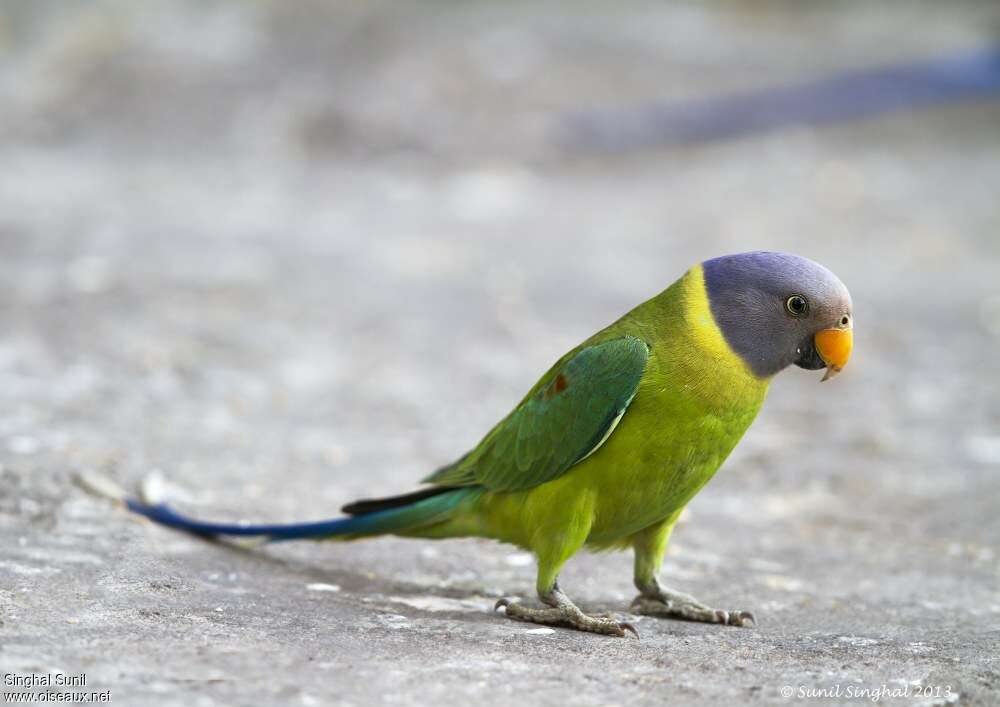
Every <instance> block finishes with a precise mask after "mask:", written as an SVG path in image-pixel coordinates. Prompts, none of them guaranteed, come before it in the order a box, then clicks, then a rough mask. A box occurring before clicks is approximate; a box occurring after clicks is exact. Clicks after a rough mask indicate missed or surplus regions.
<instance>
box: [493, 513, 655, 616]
mask: <svg viewBox="0 0 1000 707" xmlns="http://www.w3.org/2000/svg"><path fill="white" fill-rule="evenodd" d="M570 502H571V503H572V504H575V505H573V507H571V508H568V509H566V510H567V513H568V514H569V515H570V517H572V518H575V519H577V520H578V522H576V523H574V524H572V525H570V526H568V527H567V526H566V525H564V524H561V523H559V522H558V521H559V518H558V516H554V517H553V518H554V522H555V524H554V525H553V526H552V527H550V528H542V529H540V530H539V532H537V533H536V535H535V538H536V539H537V544H536V545H535V546H534V547H533V548H532V549H533V550H534V552H535V557H537V558H538V576H537V579H536V582H535V588H536V590H537V591H538V598H539V599H541V600H542V603H543V604H545V605H546V608H542V609H532V608H529V607H526V606H524V605H522V604H514V603H511V602H510V601H508V600H507V599H501V600H500V601H498V602H497V603H496V606H495V607H494V609H499V608H500V607H501V606H502V607H505V610H506V613H507V616H508V617H510V618H512V619H517V620H519V621H530V622H532V623H536V624H548V625H551V626H568V627H571V628H575V629H576V630H578V631H590V632H591V633H601V634H604V635H607V636H624V635H625V632H626V631H631V632H632V633H634V634H635V635H636V636H638V635H639V634H638V632H636V630H635V628H634V627H632V626H631V625H630V624H625V623H619V622H618V621H615V620H614V619H613V618H611V617H610V616H588V615H587V614H585V613H583V612H582V611H580V609H579V607H577V606H576V604H574V603H573V602H572V601H570V599H569V597H568V596H566V595H565V594H563V592H562V590H561V589H560V588H559V583H558V581H557V579H558V576H559V570H560V569H562V566H563V565H564V564H565V563H566V560H568V559H569V558H570V557H572V555H573V554H574V553H575V552H576V551H577V550H579V549H580V548H581V547H583V543H584V541H585V540H586V538H587V534H588V533H589V532H590V523H589V522H587V519H588V518H590V517H592V515H593V508H592V506H590V505H588V504H589V503H590V497H589V496H586V495H583V496H580V497H579V498H576V499H571V501H570Z"/></svg>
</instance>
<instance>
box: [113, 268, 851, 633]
mask: <svg viewBox="0 0 1000 707" xmlns="http://www.w3.org/2000/svg"><path fill="white" fill-rule="evenodd" d="M852 344H853V312H852V305H851V297H850V294H849V293H848V291H847V288H846V287H845V286H844V284H843V283H842V282H841V281H840V280H839V279H838V278H837V277H836V276H835V275H834V274H833V273H831V272H830V271H829V270H827V269H826V268H824V267H823V266H821V265H819V264H817V263H815V262H813V261H811V260H808V259H806V258H803V257H799V256H796V255H791V254H788V253H778V252H765V251H758V252H751V253H740V254H736V255H727V256H723V257H718V258H714V259H711V260H706V261H704V262H703V263H700V264H697V265H695V266H694V267H692V268H690V269H689V270H688V271H687V272H686V273H685V274H684V275H683V276H682V277H681V278H680V279H678V280H677V281H676V282H674V283H673V284H672V285H670V287H668V288H667V289H666V290H664V291H663V292H661V293H660V294H658V295H656V296H655V297H653V298H652V299H650V300H648V301H646V302H644V303H642V304H640V305H639V306H637V307H636V308H635V309H633V310H632V311H630V312H628V313H627V314H625V315H624V316H623V317H621V318H620V319H619V320H618V321H616V322H614V323H613V324H611V325H609V326H607V327H605V328H604V329H601V330H600V331H599V332H597V333H596V334H594V335H593V336H591V337H590V338H589V339H587V340H586V341H584V342H583V343H581V344H580V345H579V346H577V347H576V348H574V349H573V350H571V351H570V352H569V353H567V354H566V355H565V356H563V357H562V358H560V359H559V360H558V361H557V362H556V363H555V365H553V366H552V368H550V369H549V370H548V371H547V372H546V373H545V374H544V375H543V376H542V377H541V378H540V379H539V380H538V382H537V383H536V384H535V385H534V387H532V388H531V390H529V391H528V393H527V395H525V396H524V399H522V400H521V402H520V403H518V404H517V406H516V407H515V408H514V410H513V411H512V412H511V413H510V414H509V415H507V416H506V417H505V418H503V419H502V420H501V421H500V422H499V423H497V425H496V426H495V427H494V428H493V429H492V430H490V431H489V433H487V434H486V436H485V437H483V439H482V441H481V442H480V443H479V444H478V445H476V447H475V448H474V449H473V450H472V451H470V452H468V453H467V454H465V455H464V456H462V457H461V458H459V459H458V460H457V461H455V462H454V463H452V464H449V465H447V466H444V467H442V468H440V469H438V470H437V471H435V472H434V473H432V474H431V475H430V476H428V477H427V478H425V479H424V483H425V484H428V486H427V487H426V488H423V489H421V490H418V491H415V492H413V493H408V494H405V495H401V496H393V497H391V498H379V499H369V500H360V501H356V502H354V503H350V504H348V505H346V506H344V507H343V509H342V510H343V512H344V513H345V514H347V517H341V518H337V519H333V520H327V521H320V522H315V523H303V524H290V525H255V526H244V525H229V524H221V523H205V522H200V521H196V520H192V519H189V518H187V517H185V516H182V515H180V514H178V513H176V512H175V511H173V510H172V509H170V508H169V507H168V506H166V505H164V504H162V503H159V502H148V501H145V500H141V499H129V500H128V501H127V502H126V503H127V505H128V507H129V508H130V509H131V510H133V511H135V512H137V513H140V514H142V515H144V516H146V517H147V518H150V519H152V520H154V521H156V522H158V523H162V524H164V525H168V526H172V527H175V528H180V529H182V530H186V531H189V532H192V533H196V534H199V535H205V536H212V537H218V536H223V537H224V536H260V537H263V538H264V539H266V540H269V541H280V540H293V539H299V538H311V539H315V540H321V539H338V540H354V539H357V538H365V537H371V536H376V535H387V534H388V535H398V536H405V537H413V538H454V537H464V536H475V537H482V538H492V539H495V540H499V541H502V542H505V543H512V544H514V545H517V546H519V547H521V548H524V549H525V550H527V551H529V552H531V553H533V554H534V556H535V558H536V559H537V563H538V574H537V583H536V589H537V592H538V597H539V599H541V602H542V603H543V604H544V605H545V606H544V607H543V608H532V607H528V606H525V605H522V604H520V603H512V602H509V601H507V600H506V599H501V600H500V601H498V602H497V607H496V608H497V609H499V608H500V607H504V608H505V613H506V615H507V616H508V617H510V618H514V619H519V620H522V621H530V622H535V623H539V624H553V625H561V626H567V627H572V628H576V629H579V630H583V631H591V632H594V633H600V634H608V635H614V636H623V635H625V632H626V631H629V630H631V631H632V632H633V633H634V632H635V629H634V628H633V627H632V626H631V625H629V624H627V623H622V622H619V621H617V620H615V619H613V618H609V617H606V616H590V615H587V614H585V613H584V612H583V611H581V610H580V609H579V608H578V607H577V606H576V605H575V604H574V603H573V602H572V601H571V600H570V599H569V597H568V596H567V595H566V594H565V593H563V590H562V589H561V588H560V586H559V584H558V581H557V579H558V575H559V570H560V569H561V568H562V566H563V565H564V563H565V562H566V561H567V560H569V558H570V557H572V556H573V554H574V553H576V552H577V551H578V550H580V549H582V548H584V547H588V548H595V549H609V548H623V549H624V548H628V547H631V548H632V549H633V550H634V553H635V569H634V581H635V585H636V587H637V588H638V590H639V595H638V597H637V598H636V600H635V601H634V602H633V604H632V606H631V609H632V611H633V612H635V613H640V614H648V615H655V616H661V617H668V618H679V619H686V620H692V621H705V622H709V623H720V624H730V625H737V626H742V625H748V624H749V623H750V622H752V621H753V615H752V614H750V613H749V612H746V611H725V610H719V609H713V608H711V607H709V606H706V605H705V604H703V603H701V602H699V601H698V600H696V599H694V598H693V597H691V596H688V595H686V594H682V593H680V592H675V591H672V590H670V589H667V588H666V587H664V586H662V585H661V584H660V582H659V580H658V577H657V575H658V572H659V569H660V565H661V563H662V560H663V556H664V552H665V551H666V547H667V542H668V541H669V539H670V533H671V530H672V529H673V527H674V524H675V523H676V522H677V519H678V517H679V516H680V514H681V511H682V510H683V509H684V507H685V506H686V505H687V503H688V502H689V501H690V500H691V499H692V498H693V497H694V496H695V494H697V493H698V491H699V490H700V489H701V488H702V487H703V486H704V485H705V484H706V483H707V482H708V480H709V479H711V478H712V476H713V475H714V474H715V472H716V470H718V468H719V467H720V466H721V465H722V463H723V461H724V460H725V459H726V457H727V456H728V455H729V453H730V452H731V451H732V449H733V448H734V447H735V445H736V443H737V442H738V441H739V440H740V438H741V437H742V436H743V433H744V432H745V431H746V430H747V428H748V427H749V426H750V424H751V422H753V420H754V418H755V417H756V416H757V412H758V411H759V410H760V407H761V405H762V403H763V402H764V398H765V395H766V393H767V389H768V385H769V383H770V381H771V379H772V378H773V377H774V376H775V375H776V374H777V373H779V372H780V371H782V370H783V369H785V368H787V367H788V366H790V365H792V364H794V365H796V366H799V367H801V368H804V369H807V370H818V369H820V368H826V375H825V376H824V378H823V380H826V379H827V378H829V377H831V376H833V375H835V374H837V373H838V372H839V371H840V370H841V369H842V368H843V367H844V366H845V365H846V363H847V361H848V358H849V357H850V354H851V348H852Z"/></svg>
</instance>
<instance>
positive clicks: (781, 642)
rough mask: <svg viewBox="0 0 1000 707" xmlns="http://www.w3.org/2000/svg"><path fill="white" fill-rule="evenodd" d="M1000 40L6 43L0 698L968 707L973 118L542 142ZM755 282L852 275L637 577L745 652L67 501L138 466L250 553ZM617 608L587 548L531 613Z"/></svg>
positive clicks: (977, 323)
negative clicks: (841, 357)
mask: <svg viewBox="0 0 1000 707" xmlns="http://www.w3.org/2000/svg"><path fill="white" fill-rule="evenodd" d="M998 26H1000V6H998V5H997V4H996V3H982V4H972V3H958V2H951V3H905V4H904V3H894V4H881V3H880V4H875V3H870V4H860V3H823V4H819V3H815V4H808V6H805V5H803V4H802V3H794V2H787V3H775V2H759V3H752V4H749V5H747V4H744V3H723V4H717V5H716V4H712V5H701V4H697V3H694V4H682V5H672V6H665V5H662V4H659V3H640V4H635V5H629V6H627V7H624V6H621V5H619V4H614V5H613V4H611V3H607V4H605V3H597V2H585V3H579V4H565V5H554V4H548V3H547V4H544V5H536V4H534V3H526V2H525V3H521V2H517V3H493V4H486V3H471V4H470V3H459V4H454V3H443V2H432V3H412V2H402V3H372V4H364V3H346V2H334V3H321V2H315V1H308V2H294V3H286V2H266V1H264V0H258V1H256V2H235V1H231V2H222V1H217V2H208V3H205V2H184V1H182V0H176V1H170V2H168V1H166V0H163V1H159V2H148V3H131V2H126V1H125V0H122V1H120V2H110V1H106V2H92V3H70V2H54V1H49V2H37V1H36V2H31V1H28V0H24V1H15V2H11V3H5V4H4V5H3V6H2V8H0V106H2V110H0V165H2V168H0V672H2V673H3V674H4V675H5V676H17V675H27V674H30V673H40V674H48V673H55V672H59V671H61V672H64V673H68V674H79V673H85V675H86V680H87V685H86V689H88V690H95V691H103V690H110V691H111V694H112V699H113V701H114V702H115V703H119V704H157V705H161V704H162V705H243V704H246V705H250V704H285V705H296V704H298V705H321V704H322V705H326V704H331V705H358V706H361V705H436V704H466V703H475V704H477V705H510V704H529V705H565V704H574V705H576V704H579V705H624V704H638V705H646V704H648V705H654V704H662V703H664V702H670V703H672V704H693V705H718V704H733V703H743V702H751V703H758V704H772V703H782V702H783V703H788V704H800V703H808V702H817V701H823V702H825V703H828V702H836V703H842V704H862V703H864V702H866V701H867V702H869V703H871V702H872V701H873V699H874V697H873V695H874V693H876V692H877V693H878V694H877V697H878V698H880V699H879V703H880V704H884V703H888V704H906V705H910V704H963V705H964V704H978V705H989V704H996V703H997V702H998V701H1000V662H998V658H997V656H998V649H1000V581H998V580H1000V565H998V557H997V554H998V552H1000V521H998V512H997V509H998V507H1000V476H998V471H1000V397H998V393H1000V359H998V357H997V355H996V347H997V345H998V343H1000V277H998V275H1000V239H998V235H997V234H998V230H1000V209H998V203H1000V202H998V197H997V193H998V187H1000V139H998V137H1000V130H998V126H1000V101H992V102H991V101H988V100H980V101H974V102H966V103H961V104H954V105H950V106H942V107H938V108H934V109H928V110H921V111H914V112H907V113H902V114H898V115H894V116H886V117H883V118H881V119H873V120H868V121H864V122H858V123H852V124H843V125H837V126H828V127H823V128H806V127H803V128H796V129H786V130H782V131H777V132H770V133H765V134H757V135H749V136H746V137H743V138H741V139H739V140H734V141H723V142H716V143H712V144H709V145H688V146H684V147H671V146H670V145H663V146H662V147H652V148H648V149H643V150H641V151H635V150H632V151H629V150H615V149H611V150H608V149H602V150H590V149H588V145H586V144H581V143H580V142H579V141H573V140H566V139H564V138H565V136H566V134H567V126H568V125H570V124H571V123H572V116H574V115H577V114H579V113H580V112H581V111H582V112H587V111H598V112H599V111H604V110H606V109H609V108H612V109H618V108H623V107H624V108H628V107H630V106H640V107H641V106H643V105H647V104H649V103H650V102H657V101H666V102H671V101H683V100H686V99H689V98H694V97H700V96H706V95H717V94H720V93H724V92H727V91H732V90H745V89H750V88H754V87H763V86H771V85H778V84H781V83H783V82H789V81H797V80H803V79H808V78H811V77H816V76H822V75H826V74H827V73H829V72H832V71H838V70H843V69H850V68H856V67H863V66H870V65H875V64H880V63H885V62H892V61H897V60H904V59H911V58H917V57H923V56H930V55H937V54H941V53H947V52H949V51H956V50H961V49H964V48H969V47H974V46H980V45H982V44H983V43H986V42H989V41H990V40H991V36H992V33H994V32H995V31H996V28H997V27H998ZM640 114H641V111H640ZM758 248H777V249H785V250H793V251H797V252H800V253H802V254H804V255H808V256H810V257H813V258H814V259H816V260H819V261H821V262H823V263H825V264H827V265H828V266H829V267H830V268H831V269H833V270H834V271H835V272H837V273H838V274H839V275H840V276H841V278H842V279H843V280H844V281H845V282H846V283H847V285H848V286H849V287H850V288H851V290H852V292H853V295H854V300H855V307H856V322H857V348H856V352H855V356H854V360H853V362H852V365H851V366H850V367H849V368H848V369H847V371H846V372H845V373H844V374H843V375H842V376H841V377H839V378H838V379H836V380H835V381H833V382H830V383H826V384H824V385H822V386H819V385H818V380H819V375H818V374H808V373H805V372H802V371H791V372H788V373H786V374H783V375H782V376H781V377H780V379H779V380H778V381H777V382H776V383H775V384H774V386H773V387H772V390H771V394H770V398H769V400H768V403H767V405H766V406H765V409H764V411H763V413H762V415H761V417H760V419H759V420H758V421H757V423H756V424H755V425H754V427H753V428H752V429H751V431H750V433H749V434H748V436H747V438H746V439H745V440H744V442H743V443H742V444H741V446H740V447H739V448H738V449H737V451H736V453H735V454H734V455H733V457H732V458H731V459H730V461H729V462H728V463H727V464H726V465H725V467H724V468H723V469H722V471H721V472H720V473H719V475H718V476H717V478H716V479H715V480H714V481H713V482H712V483H711V484H710V485H709V486H708V487H707V488H706V489H705V490H704V491H703V492H702V493H701V494H700V495H699V496H698V497H697V498H696V499H695V501H694V502H693V503H692V505H691V507H690V515H689V518H688V520H687V521H686V522H685V523H684V524H683V525H682V526H681V527H680V528H679V530H678V531H677V533H676V535H675V543H674V544H673V545H672V547H671V548H670V551H669V556H668V558H667V562H666V567H665V572H664V575H665V580H666V581H667V583H669V584H671V585H673V586H675V587H677V588H679V589H682V590H685V591H688V592H690V593H693V594H695V595H696V596H698V597H700V598H702V599H704V600H706V601H708V602H710V603H712V604H716V605H719V606H722V607H728V608H746V609H751V610H753V611H755V612H756V614H757V617H758V619H759V625H758V626H757V627H756V628H752V629H737V628H725V627H717V626H706V625H699V624H690V623H678V622H664V621H659V620H655V619H649V618H643V619H638V623H637V626H638V628H639V631H640V633H641V634H642V639H641V640H634V639H627V640H626V639H620V640H619V639H610V638H604V637H598V636H592V635H583V634H578V633H574V632H571V631H566V630H556V631H548V630H542V631H539V630H537V627H534V626H531V625H527V624H517V623H514V622H511V621H508V620H505V619H504V618H503V617H502V616H501V615H499V614H493V613H491V611H490V608H491V606H492V603H493V602H494V600H495V599H496V598H497V597H499V596H511V595H515V596H516V595H520V596H524V597H530V595H531V588H532V587H533V584H534V569H533V563H532V559H531V558H530V557H529V556H527V555H525V554H524V553H522V552H520V551H518V550H516V549H514V548H510V547H505V546H501V545H498V544H494V543H490V542H485V541H478V540H459V541H446V542H436V543H435V542H421V541H407V540H401V539H393V538H388V539H379V540H374V541H368V542H363V543H353V544H334V543H330V544H309V543H299V544H288V545H276V546H271V547H267V548H264V549H260V550H254V551H240V550H234V549H230V548H227V547H223V546H219V545H213V544H209V543H206V542H201V541H199V540H196V539H192V538H189V537H185V536H183V535H180V534H177V533H174V532H171V531H168V530H165V529H161V528H157V527H154V526H152V525H151V524H149V523H147V522H144V521H142V520H138V519H136V518H134V517H130V516H129V515H128V514H126V513H125V512H123V511H121V510H119V509H116V508H114V507H113V506H112V505H111V504H109V503H108V502H106V501H103V500H101V499H97V498H94V497H92V496H90V495H88V494H86V493H84V492H83V491H82V490H80V489H79V488H77V487H76V486H74V485H73V483H72V481H71V479H72V475H73V474H74V473H76V472H78V471H81V470H92V471H96V472H99V473H102V474H104V475H106V476H109V477H111V478H113V479H115V480H116V481H118V482H119V483H121V484H122V485H125V486H128V487H134V486H135V485H136V484H137V483H138V482H139V480H140V479H142V478H143V477H145V476H146V475H148V474H149V473H150V472H152V471H153V470H161V473H162V474H163V476H164V477H165V478H166V479H167V489H168V491H169V492H170V494H171V496H172V498H173V499H174V502H175V503H176V505H177V506H178V507H181V508H183V509H186V510H188V511H190V512H192V513H194V514H196V515H199V516H203V517H207V518H211V519H239V518H246V519H254V520H273V521H284V520H304V519H315V518H323V517H329V516H331V515H335V514H336V512H337V509H338V508H339V506H340V505H341V504H342V503H344V502H346V501H349V500H352V499H354V498H357V497H359V496H372V495H377V494H391V493H397V492H403V491H407V490H410V489H412V488H413V487H414V484H415V482H416V480H417V479H419V478H420V477H421V476H422V475H424V474H425V473H426V472H427V471H428V470H430V469H432V468H434V467H435V466H436V465H439V464H441V463H444V462H447V461H450V460H451V459H453V458H454V457H456V456H457V455H459V454H461V453H462V452H464V451H466V450H467V449H468V448H469V447H470V446H471V445H473V444H474V443H475V442H476V441H477V440H478V438H479V437H480V436H481V435H482V434H483V433H484V432H485V431H486V430H487V429H488V428H489V427H490V425H491V424H492V423H493V422H494V421H495V420H496V419H498V418H499V417H500V416H501V415H502V414H504V413H505V412H506V411H507V410H508V409H509V407H510V406H511V405H512V404H514V403H515V402H516V401H517V400H518V398H519V397H520V396H521V394H523V392H524V391H525V390H526V389H527V388H528V387H529V386H530V385H531V384H532V383H533V381H534V379H535V377H536V376H537V375H538V374H540V373H541V372H542V371H543V370H544V369H545V368H546V367H547V366H548V365H549V364H550V363H551V362H552V361H553V360H554V359H555V358H557V357H558V356H559V355H560V354H561V353H563V352H564V351H565V350H566V349H567V348H569V347H571V346H572V345H574V344H575V343H576V342H577V341H579V340H580V339H582V338H584V337H586V336H587V335H588V334H590V333H591V332H592V331H594V330H596V329H597V328H599V327H601V326H603V325H604V324H606V323H608V322H609V321H611V320H612V319H614V318H615V317H617V316H618V315H619V314H621V313H622V312H624V311H625V310H627V309H629V308H630V307H631V306H633V305H634V304H636V303H638V302H640V301H641V300H643V299H644V298H646V297H649V296H650V295H652V294H654V293H656V292H657V291H659V290H660V289H662V288H663V287H665V286H666V285H667V284H669V283H670V282H671V281H672V280H673V279H674V278H676V277H677V276H679V275H680V274H681V273H682V272H683V271H684V270H685V269H686V268H687V266H688V265H690V264H691V263H694V262H697V261H698V260H701V259H704V258H707V257H710V256H713V255H717V254H720V253H725V252H733V251H740V250H749V249H758ZM630 577H631V556H630V555H629V554H628V553H619V554H605V555H587V554H581V555H579V556H578V557H576V558H574V560H573V561H571V563H570V564H569V565H568V567H567V569H566V571H565V572H564V574H563V578H562V584H563V586H564V588H565V589H566V590H567V591H568V592H569V593H570V595H571V596H573V597H575V598H576V599H577V600H578V601H579V602H580V603H581V604H582V605H583V606H584V607H585V608H586V609H589V610H595V611H604V610H611V611H617V612H625V611H626V610H627V607H628V603H629V601H630V600H631V597H632V596H633V593H634V592H633V589H632V586H631V579H630ZM10 679H11V678H8V677H5V680H10ZM7 685H9V683H7V684H5V689H6V688H7ZM882 690H887V691H891V690H896V691H898V692H903V691H908V695H907V696H896V697H893V696H892V695H891V694H885V693H883V692H882ZM816 691H826V693H825V694H826V695H827V696H826V697H822V696H817V695H820V694H821V693H820V692H816ZM859 693H860V694H859ZM786 695H787V696H786Z"/></svg>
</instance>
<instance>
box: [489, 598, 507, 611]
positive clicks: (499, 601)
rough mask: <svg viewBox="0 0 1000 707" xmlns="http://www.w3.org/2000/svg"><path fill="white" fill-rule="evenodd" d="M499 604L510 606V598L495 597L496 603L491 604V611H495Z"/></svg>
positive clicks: (505, 606) (504, 606)
mask: <svg viewBox="0 0 1000 707" xmlns="http://www.w3.org/2000/svg"><path fill="white" fill-rule="evenodd" d="M501 606H502V607H503V608H505V609H506V608H507V607H508V606H510V600H509V599H497V603H496V604H494V605H493V611H496V610H497V609H499V608H500V607H501Z"/></svg>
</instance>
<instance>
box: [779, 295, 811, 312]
mask: <svg viewBox="0 0 1000 707" xmlns="http://www.w3.org/2000/svg"><path fill="white" fill-rule="evenodd" d="M785 309H787V310H788V313H789V314H791V315H792V316H795V317H801V316H804V315H805V314H806V313H807V312H808V311H809V303H808V302H806V298H805V297H803V296H802V295H792V296H791V297H789V298H788V299H787V300H785Z"/></svg>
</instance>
